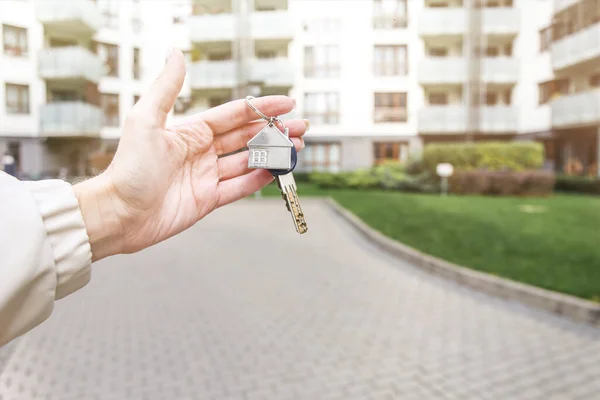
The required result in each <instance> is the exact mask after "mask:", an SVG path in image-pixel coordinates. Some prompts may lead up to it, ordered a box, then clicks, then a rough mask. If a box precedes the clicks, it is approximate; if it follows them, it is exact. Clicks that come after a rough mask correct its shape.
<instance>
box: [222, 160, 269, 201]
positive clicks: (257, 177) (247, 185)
mask: <svg viewBox="0 0 600 400" xmlns="http://www.w3.org/2000/svg"><path fill="white" fill-rule="evenodd" d="M271 181H273V175H271V173H270V172H269V171H267V170H266V169H259V170H255V171H252V172H250V173H249V174H246V175H242V176H238V177H236V178H233V179H229V180H226V181H222V182H219V185H218V186H217V190H218V193H219V200H218V202H217V207H223V206H224V205H227V204H229V203H233V202H234V201H237V200H240V199H243V198H244V197H247V196H250V195H251V194H252V193H254V192H256V191H257V190H259V189H262V188H263V187H265V186H267V185H268V184H269V183H271Z"/></svg>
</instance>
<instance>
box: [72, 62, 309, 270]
mask: <svg viewBox="0 0 600 400" xmlns="http://www.w3.org/2000/svg"><path fill="white" fill-rule="evenodd" d="M184 77H185V63H184V58H183V54H182V53H181V52H180V51H174V52H173V53H172V54H171V56H170V57H169V59H168V61H167V63H166V65H165V67H164V69H163V71H162V73H161V75H160V76H159V77H158V79H157V80H156V81H155V82H154V84H153V85H152V87H151V88H150V90H149V91H148V93H147V94H146V95H144V96H143V97H142V98H141V99H140V100H139V102H138V103H137V104H136V105H135V106H134V107H133V109H132V110H131V112H130V113H129V114H128V116H127V119H126V121H125V124H124V127H123V132H122V136H121V140H120V143H119V147H118V149H117V152H116V154H115V157H114V159H113V161H112V163H111V164H110V166H109V167H108V168H107V170H106V171H104V172H103V173H102V174H100V175H99V176H97V177H95V178H92V179H90V180H87V181H85V182H82V183H80V184H77V185H75V193H76V195H77V197H78V199H79V202H80V208H81V210H82V213H83V217H84V221H85V224H86V228H87V231H88V235H89V236H90V243H91V246H92V255H93V260H94V261H97V260H99V259H101V258H104V257H106V256H108V255H112V254H117V253H132V252H136V251H139V250H142V249H144V248H146V247H149V246H151V245H153V244H156V243H158V242H160V241H162V240H165V239H167V238H169V237H171V236H173V235H175V234H177V233H179V232H182V231H183V230H185V229H187V228H189V227H190V226H192V225H193V224H194V223H196V222H197V221H198V220H200V219H202V218H203V217H204V216H205V215H207V214H208V213H210V212H211V211H213V210H214V209H216V208H218V207H221V206H223V205H226V204H229V203H231V202H234V201H236V200H239V199H241V198H243V197H246V196H249V195H250V194H252V193H254V192H256V191H257V190H259V189H261V188H262V187H264V186H266V185H267V184H268V183H269V182H271V181H272V179H273V178H272V176H271V174H270V173H269V172H268V171H266V170H249V169H248V168H247V163H248V151H244V152H240V153H236V154H234V155H229V156H226V157H221V158H219V156H223V155H225V154H229V153H231V152H234V151H236V150H239V149H241V148H243V147H245V146H246V143H247V142H248V140H250V139H251V138H252V137H253V136H254V135H255V134H256V133H257V132H258V131H259V130H260V129H261V128H262V127H263V126H265V124H266V122H265V121H256V120H257V119H258V116H257V115H256V114H255V113H254V112H253V111H252V110H251V109H250V108H249V107H248V106H247V105H246V104H245V102H244V100H236V101H232V102H229V103H227V104H224V105H221V106H219V107H215V108H212V109H210V110H208V111H205V112H202V113H199V114H196V115H193V116H190V117H187V118H185V119H184V120H183V121H182V122H180V123H178V124H176V125H174V126H170V127H166V126H165V124H166V120H167V115H168V113H169V111H170V110H171V109H172V108H173V105H174V104H175V100H176V99H177V95H178V94H179V92H180V91H181V87H182V85H183V80H184ZM254 104H255V105H256V107H257V108H258V109H259V110H261V111H262V112H263V113H265V114H266V115H271V116H275V115H282V114H286V113H288V112H290V111H291V110H292V109H293V107H294V105H295V102H294V101H293V100H292V99H290V98H288V97H286V96H268V97H264V98H259V99H256V100H254ZM286 126H287V127H288V128H289V132H290V137H291V139H292V141H293V142H294V145H295V146H296V149H298V150H301V149H302V147H304V143H303V141H302V138H301V136H302V135H303V134H304V133H305V131H306V129H307V127H308V123H307V121H304V120H290V121H286Z"/></svg>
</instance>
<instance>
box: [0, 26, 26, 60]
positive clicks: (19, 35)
mask: <svg viewBox="0 0 600 400" xmlns="http://www.w3.org/2000/svg"><path fill="white" fill-rule="evenodd" d="M2 32H3V35H2V38H3V42H4V54H7V55H9V56H16V57H26V56H27V53H28V50H29V48H28V42H27V29H25V28H19V27H16V26H11V25H2Z"/></svg>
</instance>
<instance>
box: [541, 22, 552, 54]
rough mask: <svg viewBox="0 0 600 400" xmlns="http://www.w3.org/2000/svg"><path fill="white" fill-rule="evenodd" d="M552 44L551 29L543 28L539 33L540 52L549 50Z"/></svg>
mask: <svg viewBox="0 0 600 400" xmlns="http://www.w3.org/2000/svg"><path fill="white" fill-rule="evenodd" d="M551 43H552V27H550V26H549V27H547V28H544V29H542V30H541V31H540V51H541V52H543V51H546V50H549V49H550V44H551Z"/></svg>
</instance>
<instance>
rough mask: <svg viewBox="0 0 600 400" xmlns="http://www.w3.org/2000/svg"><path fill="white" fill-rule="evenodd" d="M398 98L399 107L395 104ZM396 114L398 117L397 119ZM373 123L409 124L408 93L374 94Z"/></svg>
mask: <svg viewBox="0 0 600 400" xmlns="http://www.w3.org/2000/svg"><path fill="white" fill-rule="evenodd" d="M396 98H397V103H398V105H395V104H394V103H396V101H395V100H396ZM396 113H397V115H398V116H397V117H395V115H396ZM390 115H391V116H392V117H390ZM373 122H374V123H376V124H382V123H406V122H408V92H376V93H374V94H373Z"/></svg>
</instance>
